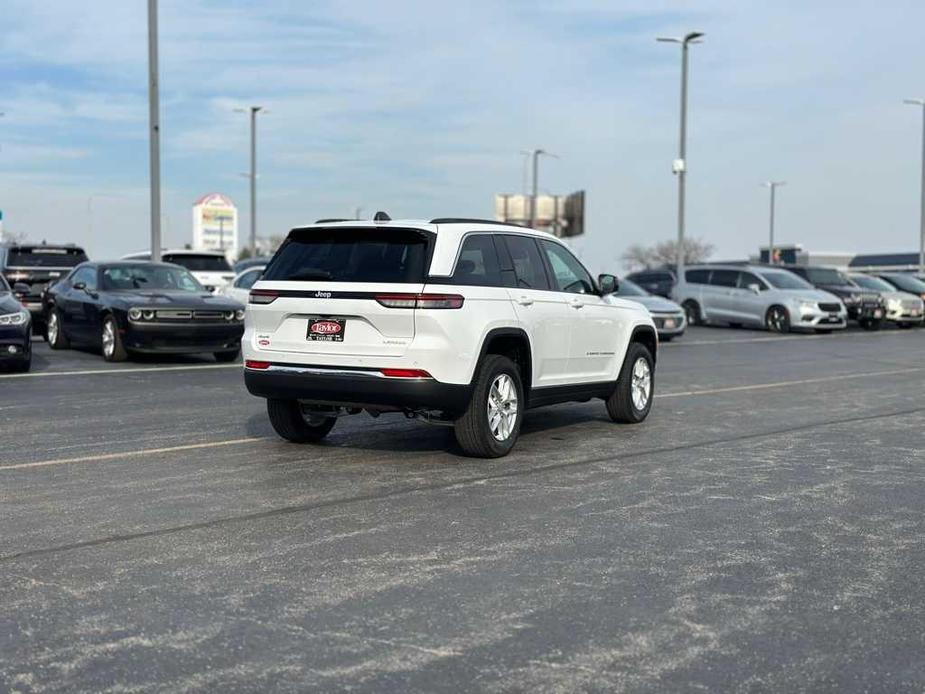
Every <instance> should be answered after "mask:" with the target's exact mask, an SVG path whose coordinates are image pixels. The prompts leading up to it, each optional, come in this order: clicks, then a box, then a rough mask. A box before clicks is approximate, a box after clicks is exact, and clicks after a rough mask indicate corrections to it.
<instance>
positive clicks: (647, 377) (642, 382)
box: [632, 357, 652, 411]
mask: <svg viewBox="0 0 925 694" xmlns="http://www.w3.org/2000/svg"><path fill="white" fill-rule="evenodd" d="M651 395H652V369H651V368H649V362H648V361H646V360H645V359H644V358H643V357H639V358H638V359H637V360H636V363H635V364H633V381H632V396H633V407H635V408H636V409H637V410H639V411H642V410H644V409H646V405H648V404H649V398H650V397H651Z"/></svg>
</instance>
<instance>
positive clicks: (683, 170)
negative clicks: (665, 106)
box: [655, 31, 703, 277]
mask: <svg viewBox="0 0 925 694" xmlns="http://www.w3.org/2000/svg"><path fill="white" fill-rule="evenodd" d="M701 37H703V32H700V31H692V32H689V33H688V34H685V35H684V36H682V37H677V38H676V37H669V36H660V37H658V38H657V39H655V40H656V41H661V42H662V43H678V44H680V45H681V138H680V140H681V142H680V145H679V148H678V149H679V154H678V158H677V160H676V161H675V163H674V167H673V169H674V172H675V174H677V176H678V257H677V276H678V277H681V276H682V275H683V273H684V182H685V178H686V177H687V48H688V46H689V45H690V44H692V43H700V40H699V39H700V38H701Z"/></svg>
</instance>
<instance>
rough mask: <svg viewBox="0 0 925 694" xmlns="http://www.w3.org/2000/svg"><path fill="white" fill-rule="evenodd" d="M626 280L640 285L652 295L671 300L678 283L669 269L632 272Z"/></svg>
mask: <svg viewBox="0 0 925 694" xmlns="http://www.w3.org/2000/svg"><path fill="white" fill-rule="evenodd" d="M626 279H628V280H630V281H631V282H634V283H635V284H638V285H639V286H640V287H642V288H643V289H645V290H646V291H647V292H649V293H650V294H655V295H656V296H663V297H665V298H666V299H670V298H671V292H672V290H673V289H674V285H675V283H676V281H677V280H676V278H675V274H674V272H672V271H671V270H669V269H667V268H660V269H658V270H639V271H638V272H631V273H630V274H628V275H627V276H626Z"/></svg>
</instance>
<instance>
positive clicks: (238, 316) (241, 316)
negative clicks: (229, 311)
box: [234, 308, 244, 320]
mask: <svg viewBox="0 0 925 694" xmlns="http://www.w3.org/2000/svg"><path fill="white" fill-rule="evenodd" d="M234 319H235V320H244V309H243V308H239V309H238V310H237V311H235V312H234Z"/></svg>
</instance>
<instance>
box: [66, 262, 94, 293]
mask: <svg viewBox="0 0 925 694" xmlns="http://www.w3.org/2000/svg"><path fill="white" fill-rule="evenodd" d="M77 282H83V283H84V284H85V285H87V289H89V290H91V291H95V290H96V268H94V267H82V268H80V269H79V270H78V271H77V272H75V273H74V275H73V276H72V277H71V286H73V285H75V284H76V283H77Z"/></svg>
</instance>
